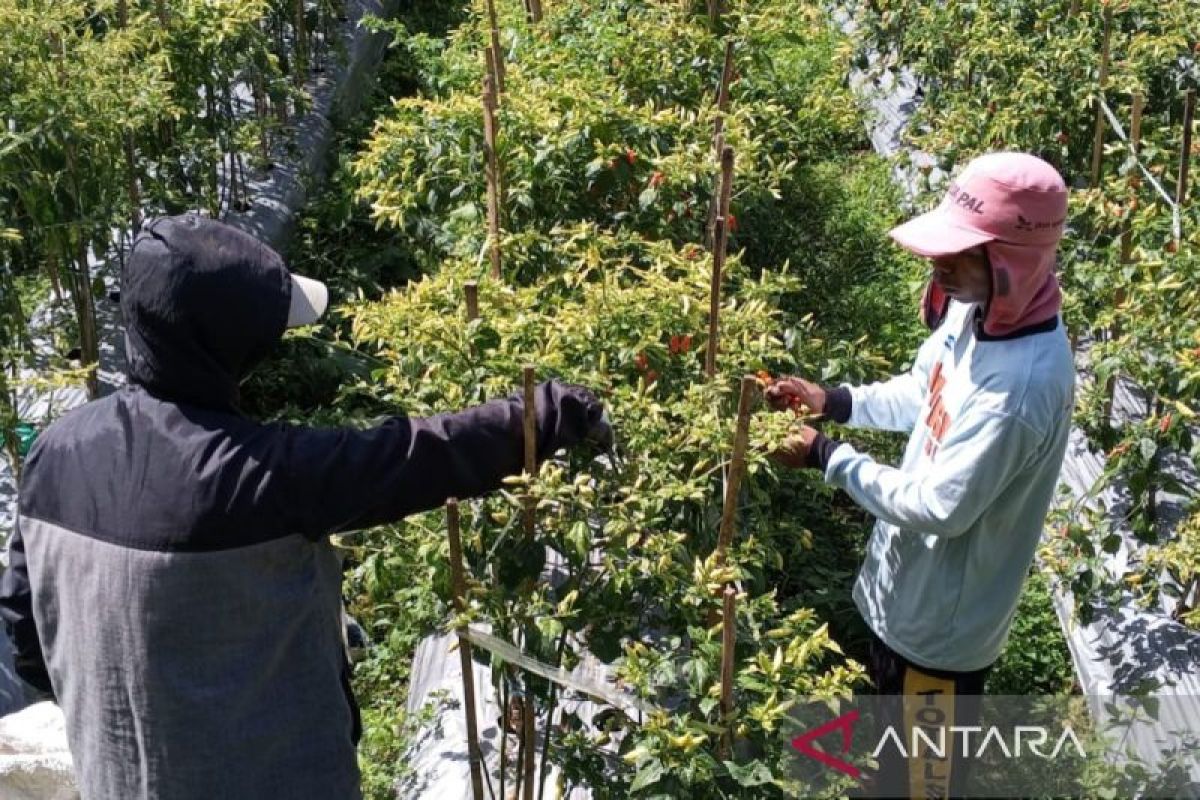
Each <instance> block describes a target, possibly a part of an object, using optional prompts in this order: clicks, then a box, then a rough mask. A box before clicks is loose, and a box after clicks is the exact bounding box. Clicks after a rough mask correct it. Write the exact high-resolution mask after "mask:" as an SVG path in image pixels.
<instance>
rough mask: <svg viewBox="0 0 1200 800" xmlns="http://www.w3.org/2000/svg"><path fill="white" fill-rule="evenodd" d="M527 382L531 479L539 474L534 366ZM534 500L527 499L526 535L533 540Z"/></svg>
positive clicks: (527, 469)
mask: <svg viewBox="0 0 1200 800" xmlns="http://www.w3.org/2000/svg"><path fill="white" fill-rule="evenodd" d="M523 372H524V380H525V407H524V412H525V472H526V474H527V475H529V477H530V478H533V476H534V475H536V474H537V396H536V392H535V388H536V387H535V386H534V379H535V371H534V368H533V366H531V365H528V364H527V365H525V368H524V370H523ZM534 522H535V521H534V517H533V498H532V497H528V496H527V497H526V498H525V535H526V536H527V537H529V538H533V534H534Z"/></svg>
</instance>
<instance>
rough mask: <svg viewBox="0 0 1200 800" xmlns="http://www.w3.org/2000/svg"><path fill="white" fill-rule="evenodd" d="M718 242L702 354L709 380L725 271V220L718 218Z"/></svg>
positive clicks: (714, 366) (712, 373) (713, 372)
mask: <svg viewBox="0 0 1200 800" xmlns="http://www.w3.org/2000/svg"><path fill="white" fill-rule="evenodd" d="M713 234H714V237H715V238H716V239H717V240H718V242H717V243H716V244H714V246H713V253H712V281H711V283H710V284H709V289H708V348H707V350H706V351H705V353H704V374H705V375H706V376H708V378H709V380H711V379H712V378H714V377H716V374H717V347H718V346H719V342H718V339H719V337H720V332H721V273H722V272H723V271H724V269H725V241H726V234H725V218H724V217H718V218H717V222H716V225H715V226H714V227H713Z"/></svg>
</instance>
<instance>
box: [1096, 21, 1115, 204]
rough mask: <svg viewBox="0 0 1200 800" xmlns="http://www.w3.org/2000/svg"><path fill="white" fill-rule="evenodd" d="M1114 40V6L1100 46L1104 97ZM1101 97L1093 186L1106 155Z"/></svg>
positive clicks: (1097, 181)
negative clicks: (1111, 44) (1111, 46)
mask: <svg viewBox="0 0 1200 800" xmlns="http://www.w3.org/2000/svg"><path fill="white" fill-rule="evenodd" d="M1111 40H1112V6H1105V7H1104V41H1103V44H1102V45H1101V48H1100V88H1099V91H1100V93H1101V98H1103V94H1104V88H1105V86H1106V85H1107V84H1108V64H1109V58H1110V48H1109V45H1110V42H1111ZM1100 103H1101V99H1097V100H1096V132H1095V135H1094V136H1093V137H1092V172H1091V186H1093V187H1096V186H1099V185H1100V161H1101V159H1102V157H1103V156H1104V111H1103V109H1102V108H1101V107H1100Z"/></svg>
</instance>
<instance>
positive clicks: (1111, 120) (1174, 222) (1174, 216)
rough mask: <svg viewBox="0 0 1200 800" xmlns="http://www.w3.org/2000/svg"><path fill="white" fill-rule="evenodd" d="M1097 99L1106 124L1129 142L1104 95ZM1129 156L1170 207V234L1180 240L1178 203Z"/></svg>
mask: <svg viewBox="0 0 1200 800" xmlns="http://www.w3.org/2000/svg"><path fill="white" fill-rule="evenodd" d="M1097 99H1099V101H1100V110H1101V111H1103V112H1104V116H1106V117H1108V124H1109V125H1112V128H1113V130H1114V131H1115V132H1116V134H1117V136H1119V137H1121V141H1123V142H1126V143H1129V137H1128V136H1126V135H1125V129H1124V128H1123V127H1121V122H1120V120H1118V119H1117V116H1116V115H1115V114H1113V112H1112V109H1111V108H1109V107H1108V103H1106V102H1104V96H1103V95H1101V96H1100V97H1099V98H1097ZM1130 158H1132V159H1133V163H1135V164H1137V165H1138V169H1140V170H1141V171H1142V174H1143V175H1145V176H1146V180H1148V181H1150V185H1151V186H1153V187H1154V189H1155V191H1157V192H1158V193H1159V194H1160V195H1161V196H1162V199H1163V200H1165V201H1166V203H1167V205H1169V206H1170V207H1171V235H1172V236H1173V237H1175V241H1179V240H1181V239H1182V238H1183V223H1182V221H1181V219H1180V211H1179V204H1178V203H1176V202H1175V201H1174V200H1173V199H1172V198H1171V195H1169V194H1167V190H1166V189H1164V188H1163V187H1162V184H1161V183H1159V182H1158V179H1157V178H1155V177H1154V175H1153V174H1151V172H1150V170H1148V169H1146V165H1145V164H1143V163H1142V161H1141V159H1139V158H1138V157H1137V154H1136V153H1133V152H1131V153H1130Z"/></svg>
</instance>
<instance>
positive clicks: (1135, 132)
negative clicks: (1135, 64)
mask: <svg viewBox="0 0 1200 800" xmlns="http://www.w3.org/2000/svg"><path fill="white" fill-rule="evenodd" d="M1145 108H1146V97H1145V95H1143V94H1142V93H1141V92H1135V93H1134V95H1133V112H1132V116H1131V117H1130V120H1129V147H1130V150H1131V151H1132V153H1133V155H1134V156H1135V157H1136V156H1137V155H1138V154H1139V153H1141V151H1142V113H1143V112H1144V111H1145ZM1135 196H1136V193H1135ZM1132 255H1133V230H1132V226H1131V227H1127V228H1126V229H1125V230H1124V231H1122V232H1121V260H1122V261H1124V262H1126V263H1128V262H1129V260H1130V259H1131V257H1132ZM1117 297H1118V303H1119V302H1120V301H1123V300H1124V297H1125V292H1124V290H1123V289H1118V290H1117Z"/></svg>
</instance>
